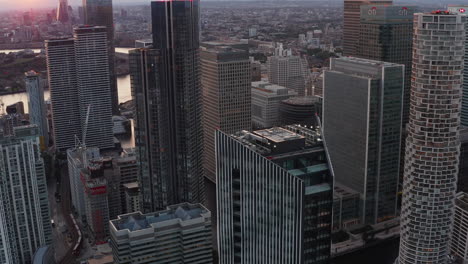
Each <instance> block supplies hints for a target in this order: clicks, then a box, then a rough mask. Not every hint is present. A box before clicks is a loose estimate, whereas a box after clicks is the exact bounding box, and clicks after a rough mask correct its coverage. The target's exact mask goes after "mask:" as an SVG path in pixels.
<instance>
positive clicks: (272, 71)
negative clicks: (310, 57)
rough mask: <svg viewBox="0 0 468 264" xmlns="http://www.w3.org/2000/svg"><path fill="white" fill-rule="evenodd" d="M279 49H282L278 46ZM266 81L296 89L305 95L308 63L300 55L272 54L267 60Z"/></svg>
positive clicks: (299, 93) (298, 92)
mask: <svg viewBox="0 0 468 264" xmlns="http://www.w3.org/2000/svg"><path fill="white" fill-rule="evenodd" d="M280 49H282V48H281V47H280ZM267 67H268V82H270V83H271V84H277V85H279V86H283V87H286V88H288V89H291V90H294V91H296V93H297V94H298V95H305V82H306V77H307V72H308V64H307V60H306V59H305V58H301V57H300V56H291V55H289V56H282V55H280V56H273V57H269V58H268V61H267Z"/></svg>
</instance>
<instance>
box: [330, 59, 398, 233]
mask: <svg viewBox="0 0 468 264" xmlns="http://www.w3.org/2000/svg"><path fill="white" fill-rule="evenodd" d="M324 84H325V85H324V94H323V95H324V100H323V132H324V137H325V139H326V140H327V143H328V149H329V151H330V158H331V160H332V161H333V164H334V169H335V176H336V181H337V182H339V183H341V184H343V185H345V186H346V187H348V188H351V189H353V190H355V191H357V192H359V193H360V194H361V198H362V202H361V206H360V208H361V213H360V215H361V221H362V223H363V224H376V223H379V222H382V221H385V220H388V219H390V218H394V217H396V216H397V199H396V198H397V192H398V188H397V186H398V178H399V177H398V176H399V171H400V146H401V136H402V125H401V123H402V110H403V100H402V98H403V89H404V66H403V65H400V64H394V63H386V62H381V61H374V60H366V59H359V58H353V57H348V58H338V59H332V62H331V69H330V71H327V72H325V77H324Z"/></svg>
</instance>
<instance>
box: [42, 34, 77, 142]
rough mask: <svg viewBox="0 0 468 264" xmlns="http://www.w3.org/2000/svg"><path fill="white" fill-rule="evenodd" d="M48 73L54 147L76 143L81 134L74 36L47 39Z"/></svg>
mask: <svg viewBox="0 0 468 264" xmlns="http://www.w3.org/2000/svg"><path fill="white" fill-rule="evenodd" d="M45 48H46V58H47V74H48V79H49V89H50V101H51V105H52V123H53V137H54V145H55V148H56V149H57V150H67V149H69V148H73V147H75V136H77V137H78V138H81V122H80V100H79V93H78V84H77V82H78V81H77V76H76V62H75V42H74V40H73V39H57V40H46V41H45Z"/></svg>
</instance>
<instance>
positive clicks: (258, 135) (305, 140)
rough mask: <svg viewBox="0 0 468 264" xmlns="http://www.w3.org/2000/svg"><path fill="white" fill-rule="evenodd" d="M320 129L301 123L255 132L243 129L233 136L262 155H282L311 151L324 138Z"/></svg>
mask: <svg viewBox="0 0 468 264" xmlns="http://www.w3.org/2000/svg"><path fill="white" fill-rule="evenodd" d="M319 131H320V130H319V129H317V130H315V129H312V128H307V127H304V126H300V125H290V126H285V127H274V128H269V129H263V130H257V131H253V132H249V131H241V132H237V133H236V134H234V135H233V137H234V138H236V139H237V140H239V141H240V142H241V143H242V144H244V145H246V146H247V147H249V148H250V149H252V150H254V151H256V152H257V153H259V154H261V155H264V156H269V157H270V156H271V155H275V157H282V156H283V155H288V153H291V152H297V151H303V152H304V153H306V152H310V151H311V149H312V148H313V147H316V146H318V145H320V146H321V142H322V140H321V135H320V132H319ZM285 153H286V154H285ZM271 158H272V157H271Z"/></svg>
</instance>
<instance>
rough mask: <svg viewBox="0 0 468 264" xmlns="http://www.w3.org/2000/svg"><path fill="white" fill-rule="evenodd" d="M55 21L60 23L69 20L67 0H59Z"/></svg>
mask: <svg viewBox="0 0 468 264" xmlns="http://www.w3.org/2000/svg"><path fill="white" fill-rule="evenodd" d="M57 21H60V22H62V23H68V22H69V21H70V15H69V14H68V1H67V0H59V2H58V7H57Z"/></svg>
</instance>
